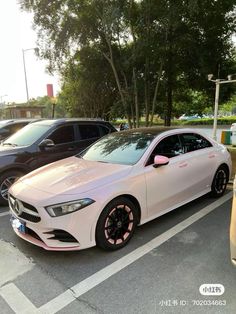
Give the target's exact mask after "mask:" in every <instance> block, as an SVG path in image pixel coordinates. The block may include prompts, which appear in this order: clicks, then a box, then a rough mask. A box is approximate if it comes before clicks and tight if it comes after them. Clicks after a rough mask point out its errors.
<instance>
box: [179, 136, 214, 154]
mask: <svg viewBox="0 0 236 314" xmlns="http://www.w3.org/2000/svg"><path fill="white" fill-rule="evenodd" d="M181 139H182V142H183V147H184V152H185V153H189V152H193V151H195V150H199V149H204V148H207V147H212V144H211V143H210V142H209V141H208V140H207V139H206V138H205V137H203V136H201V135H200V134H196V133H184V134H182V135H181Z"/></svg>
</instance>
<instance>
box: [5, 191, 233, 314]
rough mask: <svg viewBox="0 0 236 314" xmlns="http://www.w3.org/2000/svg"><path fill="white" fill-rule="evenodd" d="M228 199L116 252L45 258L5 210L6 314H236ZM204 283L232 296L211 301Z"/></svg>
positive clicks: (202, 203) (156, 224) (164, 224)
mask: <svg viewBox="0 0 236 314" xmlns="http://www.w3.org/2000/svg"><path fill="white" fill-rule="evenodd" d="M229 193H230V194H227V195H226V196H225V197H224V198H221V199H220V200H214V199H211V198H209V197H208V196H204V197H202V198H200V199H198V200H196V201H194V202H192V203H190V204H188V205H185V206H183V207H181V208H179V209H177V210H175V211H172V212H171V213H169V214H166V215H164V216H163V217H161V218H158V219H156V220H155V221H152V222H150V223H148V224H146V225H144V226H141V227H139V228H138V229H137V232H136V233H135V236H134V238H133V239H132V240H131V242H130V243H129V245H128V246H127V247H125V248H124V249H122V250H119V251H116V252H104V251H102V250H100V249H98V248H91V249H87V250H84V251H81V252H66V253H63V252H47V251H44V250H42V249H39V248H37V247H35V246H32V245H30V244H28V243H26V242H24V241H23V240H21V239H19V238H17V237H16V236H15V235H14V233H13V231H12V230H11V227H10V223H9V215H7V213H6V210H7V208H0V257H1V258H0V308H1V310H0V313H1V314H8V313H9V314H10V313H30V314H31V313H43V314H44V313H45V314H46V313H50V314H52V313H61V314H62V313H70V314H71V313H72V314H73V313H82V314H84V313H85V314H87V313H89V314H90V313H109V314H121V313H122V314H123V313H127V314H129V313H130V314H131V313H135V314H136V313H142V314H152V313H153V314H155V313H161V312H162V313H190V312H191V313H203V311H205V312H206V313H207V314H208V313H209V314H211V313H212V314H213V313H214V314H215V313H223V314H224V313H227V314H228V313H229V314H231V313H232V314H233V313H235V311H236V299H235V291H236V281H235V276H236V268H234V267H233V266H232V265H231V262H230V259H229V240H228V230H229V219H230V209H231V202H232V200H231V193H232V192H230V191H229ZM204 283H213V284H215V283H218V284H219V283H220V284H222V285H224V287H225V293H224V294H223V295H221V296H217V297H216V296H214V297H212V296H210V297H206V296H205V297H204V296H202V295H201V294H200V293H199V287H200V285H201V284H204ZM204 302H205V303H206V304H205V305H204ZM213 303H215V304H216V303H218V304H222V305H213ZM201 304H202V305H201ZM224 304H225V305H224Z"/></svg>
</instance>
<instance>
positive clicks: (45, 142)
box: [39, 138, 55, 148]
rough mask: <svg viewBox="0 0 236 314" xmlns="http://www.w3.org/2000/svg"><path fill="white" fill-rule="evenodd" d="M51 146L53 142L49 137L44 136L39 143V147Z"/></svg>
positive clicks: (53, 144)
mask: <svg viewBox="0 0 236 314" xmlns="http://www.w3.org/2000/svg"><path fill="white" fill-rule="evenodd" d="M53 146H55V143H54V142H53V141H52V140H50V139H49V138H46V139H45V140H43V141H42V142H41V143H40V144H39V147H40V148H46V147H53Z"/></svg>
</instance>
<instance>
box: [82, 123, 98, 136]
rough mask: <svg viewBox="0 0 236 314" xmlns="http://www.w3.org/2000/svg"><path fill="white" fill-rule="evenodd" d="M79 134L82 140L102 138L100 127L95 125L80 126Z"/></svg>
mask: <svg viewBox="0 0 236 314" xmlns="http://www.w3.org/2000/svg"><path fill="white" fill-rule="evenodd" d="M79 132H80V136H81V139H82V140H86V139H90V138H95V137H100V133H99V129H98V126H97V125H93V124H80V125H79Z"/></svg>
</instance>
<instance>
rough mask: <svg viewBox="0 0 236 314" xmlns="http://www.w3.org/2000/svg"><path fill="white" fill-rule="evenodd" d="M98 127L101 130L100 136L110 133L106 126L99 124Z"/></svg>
mask: <svg viewBox="0 0 236 314" xmlns="http://www.w3.org/2000/svg"><path fill="white" fill-rule="evenodd" d="M99 129H100V132H101V136H104V135H107V134H108V133H110V130H109V129H108V128H107V127H106V126H103V125H99Z"/></svg>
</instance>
